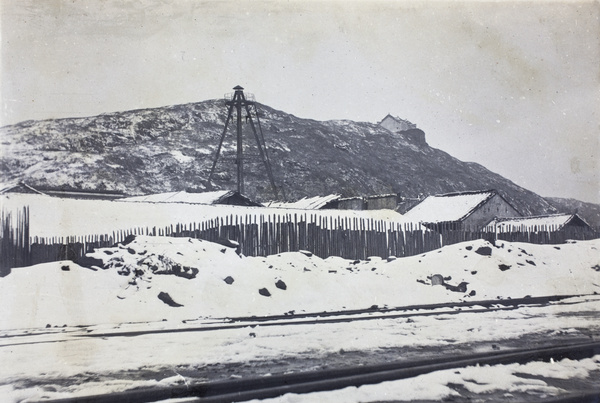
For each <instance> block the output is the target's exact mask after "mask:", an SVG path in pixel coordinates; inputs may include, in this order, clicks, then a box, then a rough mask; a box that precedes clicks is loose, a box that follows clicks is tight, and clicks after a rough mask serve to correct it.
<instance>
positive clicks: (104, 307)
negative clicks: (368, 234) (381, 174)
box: [0, 236, 600, 329]
mask: <svg viewBox="0 0 600 403" xmlns="http://www.w3.org/2000/svg"><path fill="white" fill-rule="evenodd" d="M129 241H130V242H127V243H126V244H118V245H116V246H115V247H112V248H103V249H99V250H96V251H95V252H94V253H92V254H89V255H88V257H89V258H90V260H89V262H90V263H89V264H88V266H89V267H83V266H80V265H77V264H75V263H73V262H70V261H61V262H53V263H47V264H40V265H36V266H31V267H24V268H17V269H13V270H12V273H11V274H10V275H8V276H7V277H5V278H2V279H0V304H2V306H3V308H4V312H6V313H7V314H5V315H2V317H1V318H0V328H2V329H15V328H27V327H43V326H63V325H68V326H74V325H91V324H100V323H123V322H141V321H161V320H176V321H181V320H189V319H198V318H209V317H212V318H215V317H234V316H250V315H256V316H261V315H284V314H287V315H293V314H295V313H302V312H323V311H337V310H349V309H367V308H369V307H373V306H375V305H376V306H378V307H385V306H387V307H396V306H406V305H414V304H428V303H438V302H450V301H470V300H471V301H472V300H487V299H497V298H520V297H526V296H544V295H574V294H592V293H598V292H599V291H600V254H599V253H598V249H599V248H600V240H593V241H578V242H572V243H567V244H563V245H533V244H521V243H507V242H498V243H497V245H496V246H493V245H491V244H489V243H488V242H486V241H483V240H478V241H472V242H464V243H460V244H456V245H451V246H446V247H443V248H441V249H438V250H435V251H432V252H429V253H425V254H422V255H419V256H413V257H407V258H402V259H394V258H390V259H381V258H370V259H368V260H364V261H358V260H356V261H351V260H345V259H342V258H339V257H329V258H327V259H321V258H319V257H316V256H314V255H312V254H311V253H310V252H307V251H304V252H288V253H282V254H279V255H272V256H267V257H246V256H243V255H240V254H238V253H237V251H236V248H235V245H234V246H233V247H228V246H223V245H220V244H216V243H211V242H208V241H202V240H196V239H190V238H168V237H148V236H138V237H136V238H135V239H130V240H129ZM433 284H438V285H433Z"/></svg>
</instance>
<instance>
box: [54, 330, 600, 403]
mask: <svg viewBox="0 0 600 403" xmlns="http://www.w3.org/2000/svg"><path fill="white" fill-rule="evenodd" d="M596 354H600V342H591V343H583V344H574V345H568V346H559V347H547V348H540V349H529V350H515V351H513V352H509V353H506V352H505V353H500V352H493V353H481V354H472V355H471V356H469V358H464V356H458V357H457V356H454V357H452V356H451V357H440V358H436V359H433V358H431V359H426V360H421V361H418V362H393V363H385V364H380V365H370V366H354V367H349V368H342V369H333V370H322V371H310V372H301V373H293V374H283V375H275V376H266V377H255V378H246V379H235V380H225V381H215V382H206V383H198V384H194V385H188V386H185V385H177V386H173V387H171V388H168V389H151V390H148V389H144V390H131V391H127V392H121V393H113V394H109V395H97V396H87V397H77V398H68V399H58V400H51V401H52V402H54V403H58V402H60V403H73V402H86V403H88V402H89V403H105V402H106V403H108V402H111V403H112V402H114V403H141V402H155V401H159V400H165V399H171V398H185V397H196V398H198V401H199V402H201V403H208V402H210V403H215V402H236V401H245V400H251V399H266V398H272V397H277V396H282V395H284V394H286V393H312V392H320V391H328V390H336V389H342V388H346V387H349V386H360V385H366V384H377V383H381V382H385V381H392V380H398V379H405V378H412V377H415V376H418V375H422V374H427V373H430V372H433V371H440V370H445V369H451V368H462V367H466V366H472V365H477V364H479V365H497V364H512V363H520V364H524V363H527V362H531V361H542V360H543V361H549V360H550V359H554V360H561V359H564V358H569V359H572V360H581V359H584V358H590V357H592V356H594V355H596ZM598 398H600V385H599V386H598V389H597V390H592V391H585V392H582V393H579V394H571V395H566V396H564V397H559V398H556V399H557V400H556V399H555V400H551V401H552V402H561V403H562V402H565V403H566V402H571V401H576V402H588V401H598V400H595V399H598ZM572 399H575V400H572ZM577 399H579V400H577ZM45 401H47V400H45Z"/></svg>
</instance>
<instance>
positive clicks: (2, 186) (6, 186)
mask: <svg viewBox="0 0 600 403" xmlns="http://www.w3.org/2000/svg"><path fill="white" fill-rule="evenodd" d="M18 188H21V189H23V190H25V191H30V192H31V193H37V194H41V195H45V193H43V192H40V191H39V190H37V189H35V188H33V187H31V186H29V185H28V184H26V183H25V182H17V183H0V194H4V193H9V192H10V191H11V190H14V189H18Z"/></svg>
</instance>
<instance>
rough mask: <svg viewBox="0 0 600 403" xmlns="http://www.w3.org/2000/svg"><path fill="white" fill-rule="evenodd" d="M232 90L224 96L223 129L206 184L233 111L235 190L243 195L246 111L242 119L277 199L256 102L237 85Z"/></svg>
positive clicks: (219, 152)
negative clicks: (249, 131) (253, 139)
mask: <svg viewBox="0 0 600 403" xmlns="http://www.w3.org/2000/svg"><path fill="white" fill-rule="evenodd" d="M233 89H234V90H235V92H234V93H232V94H226V95H225V105H227V106H228V112H227V119H226V120H225V127H224V128H223V133H222V134H221V140H220V141H219V146H218V147H217V152H216V154H215V157H214V160H213V164H212V168H211V169H210V174H209V176H208V183H209V184H210V183H211V180H212V177H213V174H214V173H215V167H216V166H217V161H218V160H219V156H220V154H221V148H222V146H223V140H225V135H226V134H227V127H228V125H229V121H233V113H234V110H235V113H236V133H237V156H236V159H235V163H236V165H237V190H238V192H239V193H244V155H243V153H244V147H243V141H242V139H243V138H242V123H243V121H242V109H243V110H245V111H246V116H244V119H245V120H246V123H250V127H251V128H252V133H253V134H254V138H255V139H256V145H257V147H258V153H259V155H260V158H261V159H262V162H263V164H264V166H265V169H266V171H267V176H268V177H269V181H270V182H271V187H272V188H273V193H274V194H275V198H276V199H278V198H279V195H278V191H277V186H275V180H274V179H273V172H272V170H271V162H270V161H269V155H268V153H267V147H266V145H265V138H264V135H263V132H262V128H261V126H260V120H259V119H258V111H257V109H256V102H255V101H254V96H253V95H252V94H247V96H245V95H244V88H242V87H241V86H239V85H238V86H235V87H234V88H233ZM251 107H252V108H251ZM252 109H253V112H254V116H255V117H256V125H255V124H254V117H253V114H252ZM257 126H258V130H257Z"/></svg>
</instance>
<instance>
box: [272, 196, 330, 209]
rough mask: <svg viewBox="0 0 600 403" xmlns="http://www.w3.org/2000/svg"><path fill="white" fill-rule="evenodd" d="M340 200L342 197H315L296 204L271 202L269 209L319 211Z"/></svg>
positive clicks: (301, 200)
mask: <svg viewBox="0 0 600 403" xmlns="http://www.w3.org/2000/svg"><path fill="white" fill-rule="evenodd" d="M339 199H340V195H336V194H333V195H327V196H315V197H310V198H306V197H304V198H302V199H300V200H298V201H295V202H289V203H288V202H270V203H269V204H268V205H267V207H275V208H291V209H300V210H318V209H320V208H323V207H325V205H327V204H328V203H331V202H332V201H336V200H339Z"/></svg>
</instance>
